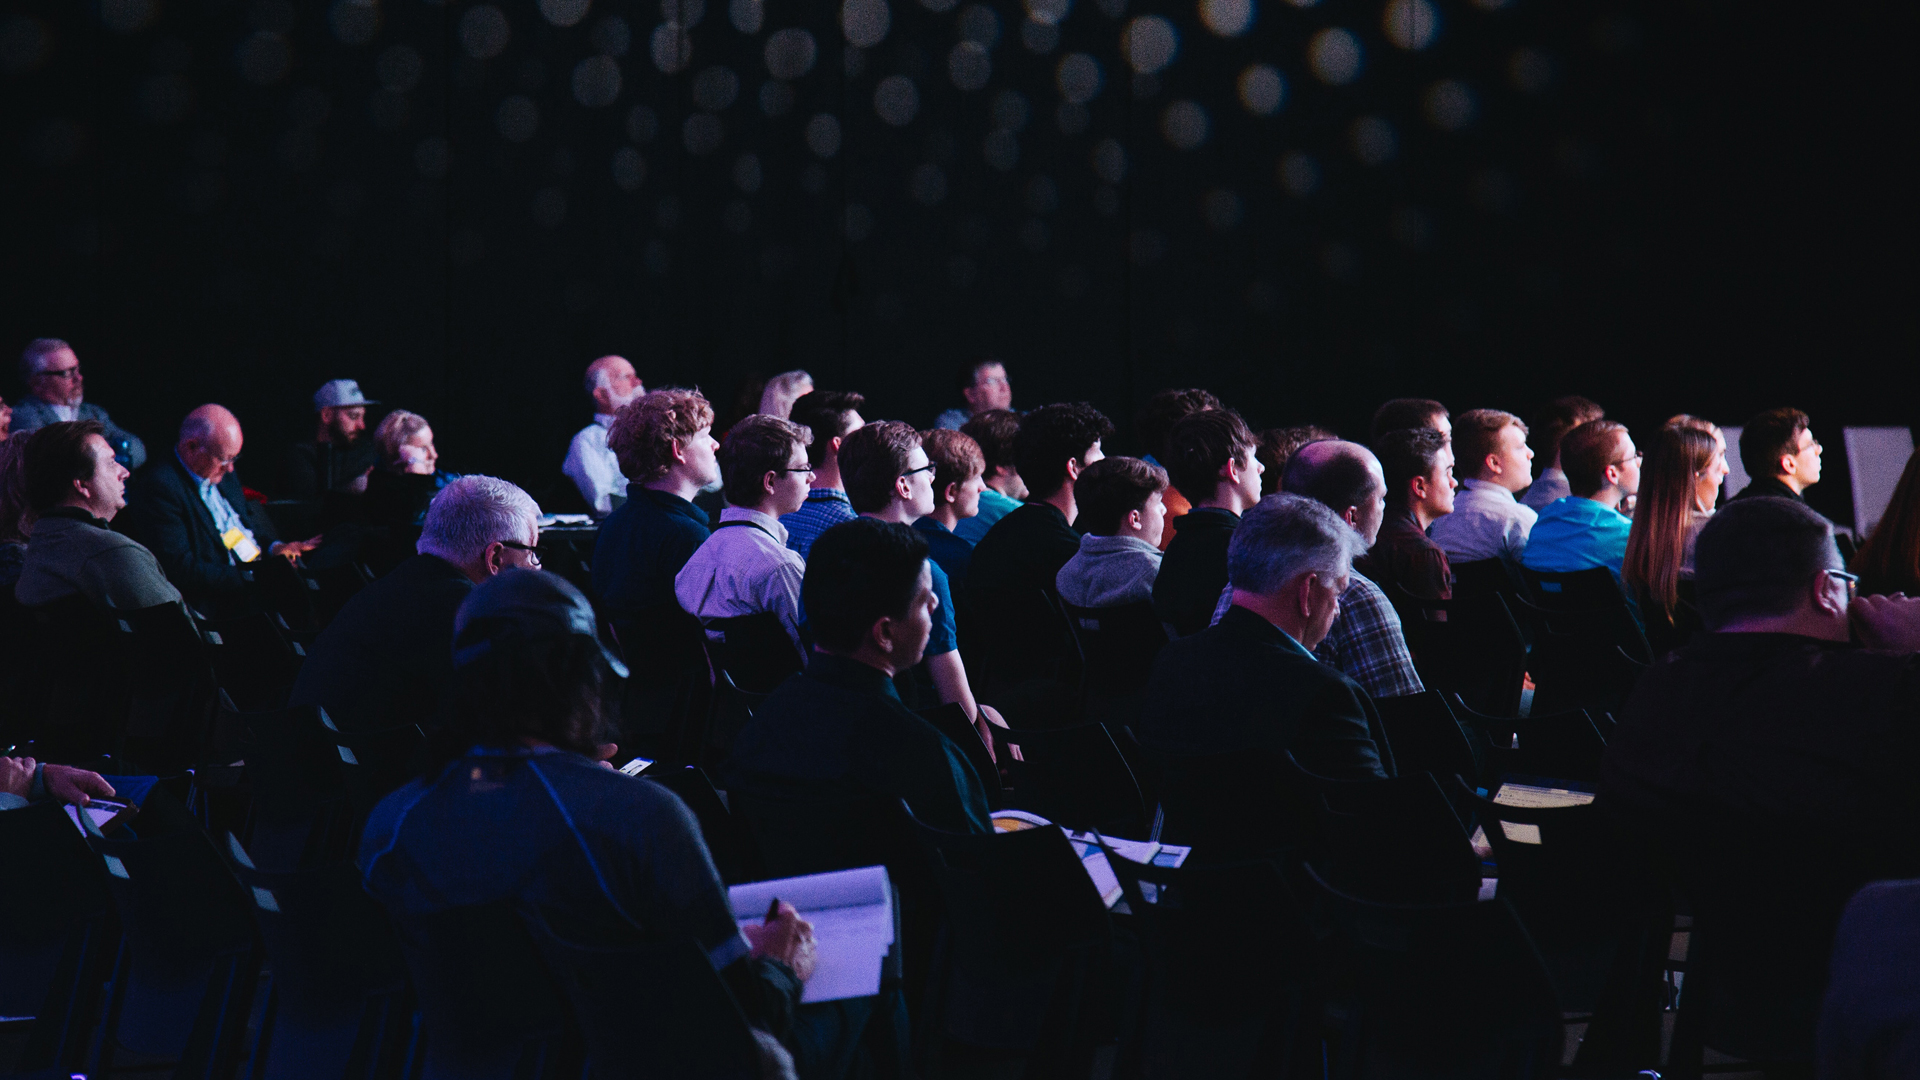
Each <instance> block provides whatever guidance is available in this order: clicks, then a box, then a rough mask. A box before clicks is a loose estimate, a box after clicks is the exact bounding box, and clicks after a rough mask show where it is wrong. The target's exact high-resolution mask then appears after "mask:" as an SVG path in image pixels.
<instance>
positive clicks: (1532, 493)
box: [1520, 466, 1573, 510]
mask: <svg viewBox="0 0 1920 1080" xmlns="http://www.w3.org/2000/svg"><path fill="white" fill-rule="evenodd" d="M1571 494H1573V490H1572V489H1571V488H1569V487H1567V474H1566V470H1564V469H1556V468H1553V467H1552V466H1548V467H1547V468H1545V469H1542V470H1540V475H1539V476H1538V477H1536V478H1535V479H1534V481H1533V483H1532V484H1531V485H1529V486H1528V487H1527V490H1526V491H1525V492H1524V493H1522V494H1521V496H1520V501H1521V502H1522V503H1524V504H1526V505H1527V506H1530V507H1532V508H1533V509H1535V510H1540V509H1542V508H1544V507H1545V506H1546V505H1547V504H1548V503H1550V502H1552V501H1553V500H1555V499H1564V498H1566V497H1567V496H1569V495H1571Z"/></svg>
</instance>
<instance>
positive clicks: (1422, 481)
mask: <svg viewBox="0 0 1920 1080" xmlns="http://www.w3.org/2000/svg"><path fill="white" fill-rule="evenodd" d="M1375 446H1376V447H1377V448H1378V449H1379V455H1380V469H1381V472H1382V473H1383V474H1384V476H1385V479H1386V484H1387V502H1386V509H1385V511H1384V517H1383V519H1382V521H1381V525H1380V534H1379V536H1378V537H1377V538H1376V539H1375V540H1374V543H1373V546H1372V547H1371V548H1369V549H1368V551H1367V552H1366V554H1364V555H1362V556H1360V558H1358V559H1356V560H1354V567H1355V568H1356V569H1358V570H1359V571H1360V572H1361V573H1363V574H1365V575H1366V576H1367V577H1369V578H1371V579H1372V580H1373V583H1374V584H1376V585H1378V586H1380V587H1381V588H1382V589H1386V590H1389V592H1391V590H1392V589H1394V588H1395V587H1398V588H1401V589H1404V590H1405V591H1406V592H1407V593H1409V594H1411V595H1413V596H1416V597H1419V598H1421V599H1423V600H1448V599H1451V598H1452V597H1453V568H1452V567H1451V566H1449V565H1448V564H1447V553H1446V552H1444V551H1442V550H1440V545H1438V544H1436V543H1434V542H1433V541H1432V540H1430V539H1428V538H1427V529H1428V528H1429V527H1430V526H1432V525H1433V523H1434V522H1436V521H1439V520H1441V519H1443V518H1445V517H1446V515H1448V514H1451V513H1453V483H1454V481H1453V451H1452V449H1450V448H1449V447H1448V445H1447V437H1446V436H1445V435H1442V434H1440V433H1439V432H1438V431H1435V430H1434V429H1432V428H1402V429H1400V430H1398V431H1389V432H1386V433H1385V434H1383V435H1381V436H1380V439H1379V441H1378V442H1377V443H1376V444H1375Z"/></svg>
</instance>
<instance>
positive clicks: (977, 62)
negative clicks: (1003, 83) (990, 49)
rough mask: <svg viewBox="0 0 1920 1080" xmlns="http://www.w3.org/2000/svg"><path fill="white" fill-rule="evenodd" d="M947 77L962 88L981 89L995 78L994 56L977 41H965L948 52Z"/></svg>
mask: <svg viewBox="0 0 1920 1080" xmlns="http://www.w3.org/2000/svg"><path fill="white" fill-rule="evenodd" d="M947 77H948V78H950V79H952V80H953V85H955V86H957V87H959V88H960V89H962V90H979V89H982V88H983V87H985V86H986V85H987V80H989V79H991V78H993V57H992V56H990V55H988V53H987V50H986V48H985V47H984V46H982V45H981V44H980V43H979V42H977V41H963V42H961V43H960V44H958V45H955V46H954V47H953V51H952V52H949V53H948V54H947Z"/></svg>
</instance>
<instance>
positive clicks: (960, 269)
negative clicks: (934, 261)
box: [947, 255, 980, 289]
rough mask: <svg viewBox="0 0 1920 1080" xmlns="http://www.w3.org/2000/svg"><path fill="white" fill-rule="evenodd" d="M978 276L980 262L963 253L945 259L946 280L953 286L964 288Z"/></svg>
mask: <svg viewBox="0 0 1920 1080" xmlns="http://www.w3.org/2000/svg"><path fill="white" fill-rule="evenodd" d="M979 276H980V264H979V263H976V262H974V261H973V260H972V259H969V258H967V257H966V256H965V255H955V256H954V257H953V258H951V259H948V260H947V282H948V283H949V284H951V285H952V286H953V287H954V288H956V289H964V288H966V287H967V286H969V285H971V284H973V279H974V278H976V277H979Z"/></svg>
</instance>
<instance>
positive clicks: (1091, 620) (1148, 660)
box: [1060, 600, 1167, 725]
mask: <svg viewBox="0 0 1920 1080" xmlns="http://www.w3.org/2000/svg"><path fill="white" fill-rule="evenodd" d="M1060 606H1061V608H1062V609H1064V610H1065V611H1066V614H1067V620H1068V625H1069V626H1070V627H1071V628H1072V630H1073V633H1074V636H1075V637H1076V638H1077V639H1078V641H1079V646H1080V652H1081V655H1082V656H1084V657H1085V664H1084V666H1083V667H1082V671H1081V678H1080V700H1081V712H1082V715H1084V716H1086V717H1087V718H1088V719H1096V720H1102V721H1107V722H1110V723H1114V724H1120V725H1128V724H1132V723H1134V722H1136V718H1137V717H1138V716H1139V712H1140V698H1139V694H1140V691H1142V690H1144V689H1146V686H1147V676H1148V675H1149V674H1151V673H1152V671H1153V661H1154V658H1155V657H1156V656H1158V655H1160V648H1161V646H1163V645H1165V644H1166V643H1167V631H1166V627H1165V626H1164V625H1162V624H1161V622H1160V616H1158V615H1156V614H1154V611H1153V604H1152V602H1150V601H1146V600H1142V601H1140V602H1138V603H1133V604H1123V605H1120V606H1118V607H1106V608H1082V607H1075V606H1073V605H1072V604H1068V603H1065V602H1062V604H1061V605H1060Z"/></svg>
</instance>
